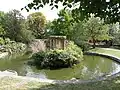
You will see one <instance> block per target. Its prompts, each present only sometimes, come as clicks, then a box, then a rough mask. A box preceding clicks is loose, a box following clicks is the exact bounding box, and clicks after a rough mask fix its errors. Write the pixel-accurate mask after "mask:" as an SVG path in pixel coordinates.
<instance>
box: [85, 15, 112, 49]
mask: <svg viewBox="0 0 120 90" xmlns="http://www.w3.org/2000/svg"><path fill="white" fill-rule="evenodd" d="M83 27H84V30H85V31H84V34H85V35H86V36H87V37H88V40H92V42H93V48H95V44H96V40H109V38H110V37H109V36H108V30H109V28H108V26H107V25H104V22H103V20H101V19H100V18H99V17H96V18H95V17H94V16H92V17H91V18H89V20H88V21H86V23H84V26H83Z"/></svg>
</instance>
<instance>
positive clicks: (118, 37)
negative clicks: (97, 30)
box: [109, 23, 120, 45]
mask: <svg viewBox="0 0 120 90" xmlns="http://www.w3.org/2000/svg"><path fill="white" fill-rule="evenodd" d="M109 35H110V36H111V37H112V43H113V44H114V45H120V28H119V23H115V24H110V25H109Z"/></svg>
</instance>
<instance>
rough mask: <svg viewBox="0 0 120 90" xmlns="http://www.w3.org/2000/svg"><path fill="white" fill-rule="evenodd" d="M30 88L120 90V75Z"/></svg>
mask: <svg viewBox="0 0 120 90" xmlns="http://www.w3.org/2000/svg"><path fill="white" fill-rule="evenodd" d="M30 90H120V77H119V78H115V79H112V80H104V81H98V82H91V83H70V84H67V83H63V84H62V83H61V84H51V85H47V86H42V87H40V88H33V89H30Z"/></svg>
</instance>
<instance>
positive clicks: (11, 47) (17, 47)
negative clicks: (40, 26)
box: [0, 38, 26, 54]
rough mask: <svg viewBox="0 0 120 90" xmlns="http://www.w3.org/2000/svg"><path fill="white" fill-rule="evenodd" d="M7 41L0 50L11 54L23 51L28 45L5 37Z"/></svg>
mask: <svg viewBox="0 0 120 90" xmlns="http://www.w3.org/2000/svg"><path fill="white" fill-rule="evenodd" d="M4 42H5V43H4V44H3V45H2V44H1V43H0V44H1V48H0V52H9V53H10V54H13V53H19V52H23V51H24V50H25V49H26V45H25V44H23V43H21V42H15V41H11V40H10V39H8V38H7V39H5V41H4Z"/></svg>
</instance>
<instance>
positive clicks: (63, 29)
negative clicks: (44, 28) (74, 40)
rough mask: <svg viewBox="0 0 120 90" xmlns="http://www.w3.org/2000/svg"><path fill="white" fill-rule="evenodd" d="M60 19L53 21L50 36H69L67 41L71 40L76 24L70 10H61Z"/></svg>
mask: <svg viewBox="0 0 120 90" xmlns="http://www.w3.org/2000/svg"><path fill="white" fill-rule="evenodd" d="M58 16H59V18H58V19H55V20H53V21H52V23H51V24H50V26H49V32H48V33H49V34H50V35H62V36H67V39H70V38H71V34H72V30H73V29H72V26H73V24H74V21H73V18H72V16H71V12H70V11H68V10H61V11H60V12H59V13H58Z"/></svg>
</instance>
